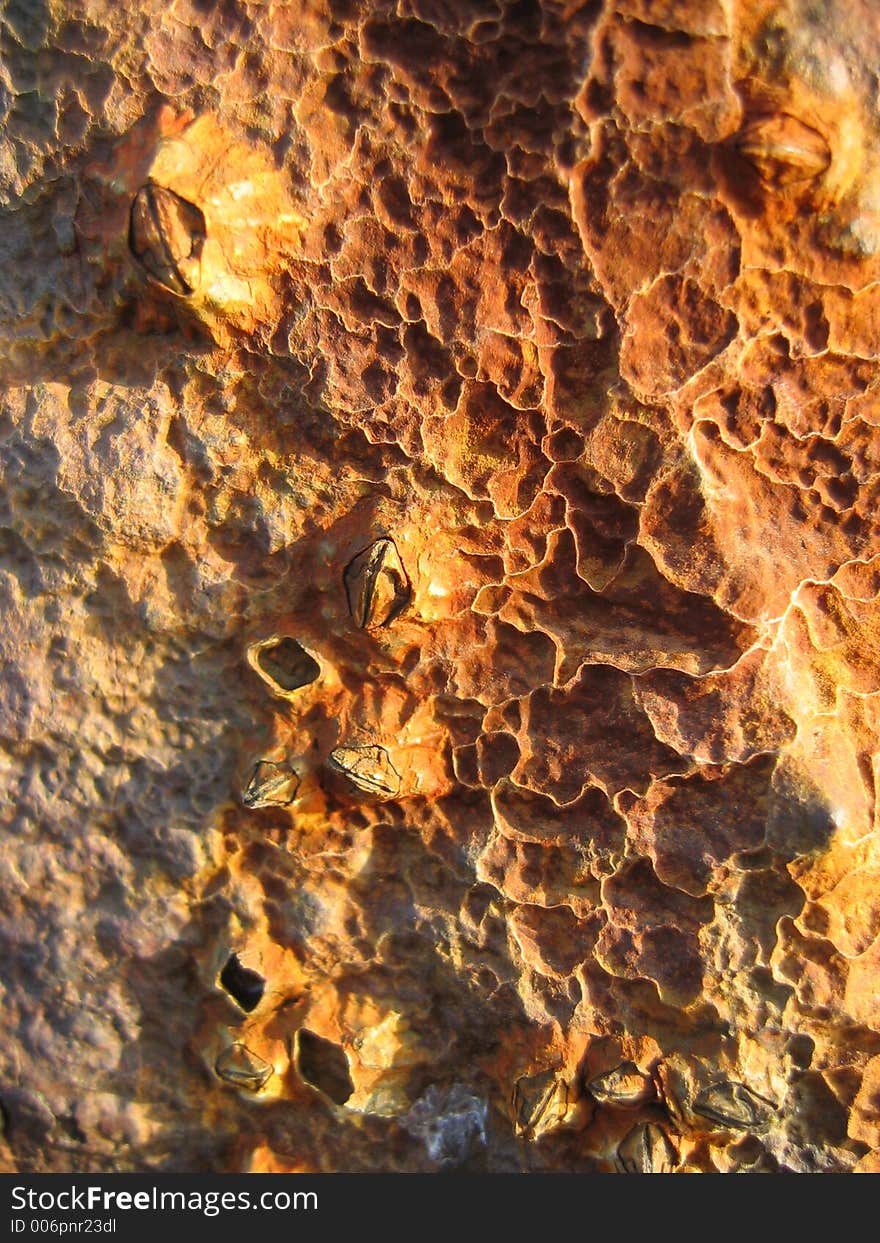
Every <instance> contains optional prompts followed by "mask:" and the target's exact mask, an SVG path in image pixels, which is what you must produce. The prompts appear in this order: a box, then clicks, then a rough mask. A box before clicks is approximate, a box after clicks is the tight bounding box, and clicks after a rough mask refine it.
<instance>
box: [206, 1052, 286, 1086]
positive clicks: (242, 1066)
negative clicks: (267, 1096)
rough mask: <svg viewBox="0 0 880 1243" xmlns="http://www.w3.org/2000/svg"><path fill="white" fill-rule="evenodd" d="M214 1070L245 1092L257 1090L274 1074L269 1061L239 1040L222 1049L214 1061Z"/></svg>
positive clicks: (227, 1081) (220, 1076) (221, 1077)
mask: <svg viewBox="0 0 880 1243" xmlns="http://www.w3.org/2000/svg"><path fill="white" fill-rule="evenodd" d="M214 1070H215V1071H216V1072H217V1075H218V1077H219V1078H220V1079H223V1080H225V1082H226V1083H231V1084H233V1085H234V1086H235V1087H237V1088H244V1089H245V1091H247V1092H259V1091H260V1090H261V1088H264V1087H265V1086H266V1084H267V1083H268V1082H269V1080H270V1079H271V1077H272V1075H273V1074H274V1067H273V1066H272V1065H271V1063H270V1062H267V1061H266V1060H265V1058H262V1057H260V1056H259V1055H258V1054H257V1053H254V1052H253V1051H252V1050H251V1049H249V1048H248V1047H247V1045H246V1044H242V1043H241V1042H237V1043H236V1044H231V1045H229V1046H228V1047H227V1048H225V1049H224V1050H223V1052H222V1053H221V1054H220V1055H219V1057H218V1058H217V1060H216V1062H215V1063H214Z"/></svg>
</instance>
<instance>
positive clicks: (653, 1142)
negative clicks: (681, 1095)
mask: <svg viewBox="0 0 880 1243" xmlns="http://www.w3.org/2000/svg"><path fill="white" fill-rule="evenodd" d="M617 1157H618V1160H619V1162H620V1165H621V1168H622V1169H623V1172H624V1173H625V1174H671V1173H672V1171H673V1170H674V1169H675V1167H676V1165H677V1164H678V1154H677V1153H676V1151H675V1148H674V1147H673V1145H672V1141H671V1140H670V1138H669V1136H668V1135H667V1133H666V1131H665V1130H664V1129H663V1127H662V1126H659V1125H658V1124H657V1123H656V1122H645V1123H642V1124H641V1125H640V1126H635V1127H633V1129H632V1130H631V1131H629V1132H628V1133H627V1134H626V1135H625V1136H624V1138H623V1140H621V1142H620V1144H619V1146H618V1149H617Z"/></svg>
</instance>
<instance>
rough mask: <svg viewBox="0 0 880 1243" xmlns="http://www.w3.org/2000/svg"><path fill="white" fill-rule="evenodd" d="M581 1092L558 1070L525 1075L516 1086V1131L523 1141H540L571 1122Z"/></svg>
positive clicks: (514, 1091)
mask: <svg viewBox="0 0 880 1243" xmlns="http://www.w3.org/2000/svg"><path fill="white" fill-rule="evenodd" d="M577 1099H578V1096H577V1091H576V1089H575V1088H574V1087H573V1086H572V1085H571V1084H570V1083H569V1082H568V1080H567V1079H566V1078H565V1076H564V1075H563V1074H562V1073H560V1072H559V1071H558V1070H542V1071H539V1072H538V1073H537V1074H536V1075H523V1076H521V1077H520V1078H519V1079H517V1081H516V1083H515V1084H514V1086H513V1093H512V1096H511V1111H512V1116H513V1129H514V1131H515V1133H516V1134H517V1135H519V1136H522V1138H523V1139H530V1140H537V1139H540V1138H541V1136H542V1135H546V1134H547V1132H548V1131H553V1130H555V1129H556V1128H557V1127H559V1126H562V1125H564V1124H565V1122H566V1121H567V1120H568V1118H569V1116H570V1114H571V1111H572V1108H573V1106H574V1105H575V1104H576V1103H577Z"/></svg>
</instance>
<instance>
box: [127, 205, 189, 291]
mask: <svg viewBox="0 0 880 1243" xmlns="http://www.w3.org/2000/svg"><path fill="white" fill-rule="evenodd" d="M205 237H206V229H205V216H204V213H203V212H202V210H201V208H200V207H197V206H196V205H195V203H190V202H189V201H188V200H187V199H185V198H182V197H181V196H180V195H179V194H176V193H175V191H174V190H169V189H167V188H166V187H165V186H160V185H157V183H156V182H154V181H148V182H147V183H146V184H145V185H143V186H141V188H140V190H138V192H137V194H136V195H135V197H134V201H133V202H132V205H131V218H130V225H129V246H130V247H131V253H132V254H133V255H134V257H135V259H137V261H138V263H139V264H140V265H141V267H142V268H143V270H144V271H145V272H146V273H147V275H148V276H149V277H150V279H151V280H153V281H155V283H156V284H157V285H161V286H162V288H163V289H168V290H170V291H171V292H172V293H176V294H181V295H184V296H186V295H189V294H191V293H193V292H194V291H195V290H196V289H198V287H199V281H200V279H201V255H202V246H203V245H204V242H205Z"/></svg>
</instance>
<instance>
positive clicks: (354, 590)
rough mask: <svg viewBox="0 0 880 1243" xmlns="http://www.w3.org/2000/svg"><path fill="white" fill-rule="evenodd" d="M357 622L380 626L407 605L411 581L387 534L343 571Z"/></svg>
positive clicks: (364, 550)
mask: <svg viewBox="0 0 880 1243" xmlns="http://www.w3.org/2000/svg"><path fill="white" fill-rule="evenodd" d="M342 579H343V582H344V584H345V593H346V596H347V597H348V607H349V610H350V612H351V615H352V618H353V619H354V623H355V625H356V626H360V627H361V629H364V630H371V629H374V628H375V629H378V628H379V627H380V626H387V625H388V623H389V622H390V621H393V619H394V618H395V617H396V616H397V615H398V613H400V612H401V610H402V609H404V608H406V605H407V603H408V602H409V598H410V583H409V578H408V577H407V573H406V570H405V569H404V567H403V562H402V561H401V559H400V554H399V553H398V551H397V546H396V545H395V543H394V541H393V540H392V539H389V538H387V537H384V538H383V539H378V540H376V541H375V542H374V543H372V544H370V545H369V546H368V547H367V548H364V549H363V550H362V551H361V552H359V553H358V554H357V556H356V557H353V558H352V560H351V561H349V563H348V565H347V566H346V567H345V570H344V571H343V575H342Z"/></svg>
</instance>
